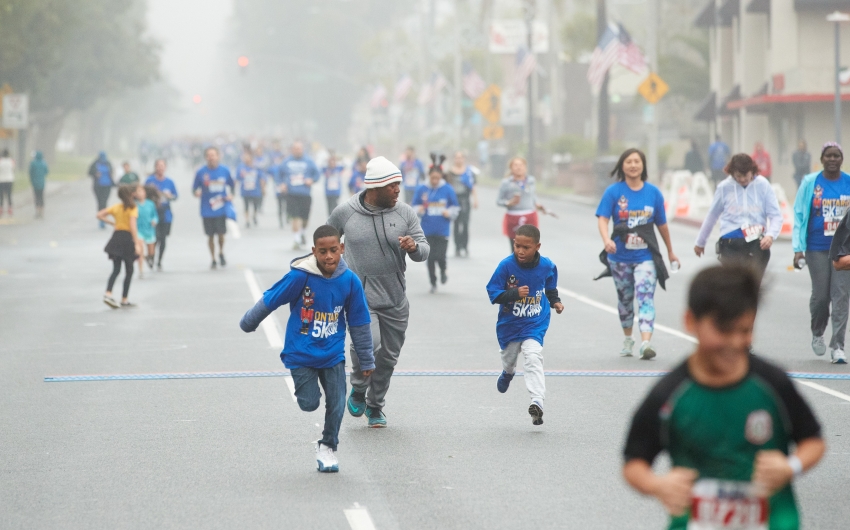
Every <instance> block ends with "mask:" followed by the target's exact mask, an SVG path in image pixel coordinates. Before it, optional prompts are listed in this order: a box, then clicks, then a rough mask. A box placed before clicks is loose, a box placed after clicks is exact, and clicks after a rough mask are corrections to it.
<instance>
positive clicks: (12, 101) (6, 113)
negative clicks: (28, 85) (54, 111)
mask: <svg viewBox="0 0 850 530" xmlns="http://www.w3.org/2000/svg"><path fill="white" fill-rule="evenodd" d="M29 107H30V105H29V96H27V95H26V94H5V95H4V96H3V128H4V129H26V128H27V126H28V125H29Z"/></svg>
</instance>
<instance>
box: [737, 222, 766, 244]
mask: <svg viewBox="0 0 850 530" xmlns="http://www.w3.org/2000/svg"><path fill="white" fill-rule="evenodd" d="M741 232H743V233H744V241H746V242H747V243H749V242H750V241H755V240H756V239H759V238H761V235H762V234H764V227H763V226H762V225H742V226H741Z"/></svg>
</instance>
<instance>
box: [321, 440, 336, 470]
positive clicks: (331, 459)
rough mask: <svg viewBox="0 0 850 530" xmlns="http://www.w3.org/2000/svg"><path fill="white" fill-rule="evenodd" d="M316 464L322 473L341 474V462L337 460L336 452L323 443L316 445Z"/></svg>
mask: <svg viewBox="0 0 850 530" xmlns="http://www.w3.org/2000/svg"><path fill="white" fill-rule="evenodd" d="M316 462H318V464H319V466H318V470H319V471H320V472H322V473H337V472H339V461H338V460H337V459H336V454H334V450H333V449H331V448H330V447H328V446H327V445H325V444H323V443H317V444H316Z"/></svg>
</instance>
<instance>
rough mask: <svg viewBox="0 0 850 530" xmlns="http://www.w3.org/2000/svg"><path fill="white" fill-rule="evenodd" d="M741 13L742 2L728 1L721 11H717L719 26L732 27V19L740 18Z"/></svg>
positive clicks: (736, 0)
mask: <svg viewBox="0 0 850 530" xmlns="http://www.w3.org/2000/svg"><path fill="white" fill-rule="evenodd" d="M740 11H741V0H726V1H725V2H723V5H722V6H720V9H718V10H717V15H718V18H719V19H720V20H719V24H720V25H721V26H731V25H732V19H733V18H735V17H736V16H738V13H740Z"/></svg>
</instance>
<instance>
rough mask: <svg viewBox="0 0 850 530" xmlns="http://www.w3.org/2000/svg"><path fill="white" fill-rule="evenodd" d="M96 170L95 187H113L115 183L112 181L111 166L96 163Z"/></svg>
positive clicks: (104, 163)
mask: <svg viewBox="0 0 850 530" xmlns="http://www.w3.org/2000/svg"><path fill="white" fill-rule="evenodd" d="M95 167H96V168H97V174H98V177H97V185H98V186H113V185H114V184H115V182H114V181H113V180H112V166H111V165H109V164H108V163H106V162H96V163H95Z"/></svg>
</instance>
